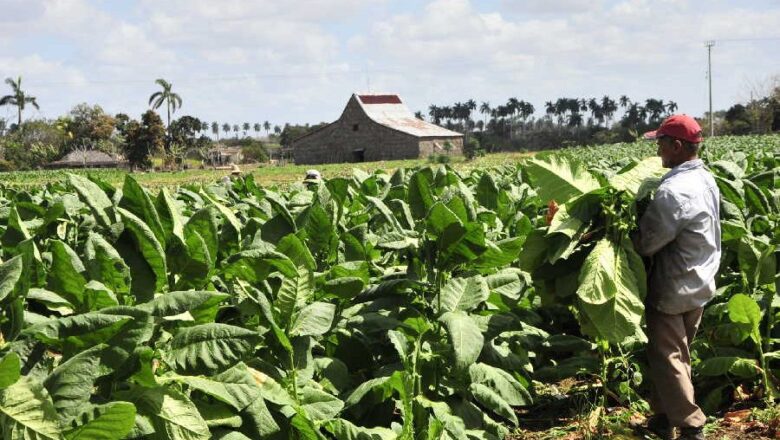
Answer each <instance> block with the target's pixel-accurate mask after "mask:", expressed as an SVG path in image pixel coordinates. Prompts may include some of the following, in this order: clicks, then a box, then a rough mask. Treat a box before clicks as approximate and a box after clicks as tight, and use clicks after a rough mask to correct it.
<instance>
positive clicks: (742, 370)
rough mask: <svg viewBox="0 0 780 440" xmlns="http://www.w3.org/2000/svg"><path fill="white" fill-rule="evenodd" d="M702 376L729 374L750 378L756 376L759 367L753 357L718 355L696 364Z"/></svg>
mask: <svg viewBox="0 0 780 440" xmlns="http://www.w3.org/2000/svg"><path fill="white" fill-rule="evenodd" d="M696 370H697V371H698V372H699V374H701V375H702V376H723V375H726V374H730V375H733V376H736V377H742V378H751V377H755V376H757V375H758V374H759V373H760V372H761V369H760V368H759V367H758V364H757V363H756V361H755V360H754V359H746V358H741V357H736V356H719V357H713V358H709V359H705V360H703V361H702V362H701V363H700V364H699V365H697V366H696Z"/></svg>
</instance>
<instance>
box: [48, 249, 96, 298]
mask: <svg viewBox="0 0 780 440" xmlns="http://www.w3.org/2000/svg"><path fill="white" fill-rule="evenodd" d="M51 256H52V262H51V269H50V270H49V289H50V290H52V291H54V292H56V293H59V294H61V295H62V296H64V297H65V299H67V300H68V301H69V302H70V303H71V304H73V305H74V306H76V307H81V306H83V304H84V285H85V284H87V280H86V278H84V274H85V273H86V270H85V269H84V263H82V262H81V259H80V258H79V256H78V254H77V253H76V251H74V250H73V249H71V247H70V246H68V245H67V244H65V243H63V242H61V241H59V240H52V241H51Z"/></svg>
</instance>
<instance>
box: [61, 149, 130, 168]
mask: <svg viewBox="0 0 780 440" xmlns="http://www.w3.org/2000/svg"><path fill="white" fill-rule="evenodd" d="M85 162H86V163H87V165H89V164H105V163H118V162H119V161H118V160H117V159H116V158H114V157H112V156H111V155H109V154H106V153H104V152H102V151H98V150H87V151H71V152H70V153H68V154H66V155H65V157H63V158H62V159H60V160H58V161H55V162H52V164H57V165H64V164H75V165H82V164H84V163H85Z"/></svg>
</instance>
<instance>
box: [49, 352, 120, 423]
mask: <svg viewBox="0 0 780 440" xmlns="http://www.w3.org/2000/svg"><path fill="white" fill-rule="evenodd" d="M105 348H106V346H105V345H98V346H95V347H92V348H90V349H88V350H84V351H82V352H81V353H79V354H77V355H76V356H73V357H72V358H70V359H68V360H67V361H65V362H63V363H62V364H60V365H59V366H57V368H55V369H54V371H52V372H51V374H49V376H48V377H47V378H46V380H45V381H44V382H43V385H44V386H45V387H46V389H47V390H49V394H50V395H51V397H52V400H53V401H54V407H55V408H56V409H57V413H58V415H59V416H60V417H61V418H62V419H63V420H67V419H70V418H72V417H75V416H76V415H77V414H78V413H79V412H81V408H83V407H84V405H86V404H87V403H89V400H90V397H91V396H92V392H93V388H94V386H95V381H96V380H97V379H98V378H99V377H101V376H105V375H106V374H109V373H110V372H111V370H110V369H109V368H108V367H106V366H105V365H104V364H103V363H102V359H101V353H102V352H103V350H104V349H105Z"/></svg>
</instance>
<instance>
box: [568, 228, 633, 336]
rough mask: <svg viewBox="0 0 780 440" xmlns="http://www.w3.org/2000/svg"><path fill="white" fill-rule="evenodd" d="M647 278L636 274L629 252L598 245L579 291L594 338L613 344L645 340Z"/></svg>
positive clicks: (582, 274)
mask: <svg viewBox="0 0 780 440" xmlns="http://www.w3.org/2000/svg"><path fill="white" fill-rule="evenodd" d="M643 278H644V277H643V276H641V275H640V276H637V274H635V273H634V268H632V264H631V262H630V259H629V256H628V255H627V252H626V250H625V249H623V248H622V247H619V246H617V245H615V244H614V243H612V242H611V241H610V240H608V239H606V238H605V239H602V240H601V241H599V242H598V243H597V244H596V247H595V248H593V250H592V251H591V253H590V254H589V255H588V257H587V258H586V259H585V263H584V264H583V266H582V269H581V271H580V276H579V288H578V289H577V296H578V297H579V299H580V301H579V302H580V308H581V309H582V311H583V313H584V314H585V315H587V320H588V323H589V324H590V325H589V326H586V327H587V328H586V329H587V330H589V331H591V332H595V334H593V335H592V336H595V337H598V338H603V339H606V340H607V341H609V342H612V343H622V342H623V341H625V340H626V339H627V338H631V337H640V338H641V337H644V333H643V332H642V328H641V327H640V322H641V320H642V314H643V312H644V305H643V299H644V298H643V296H642V288H641V287H640V280H641V279H643Z"/></svg>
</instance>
